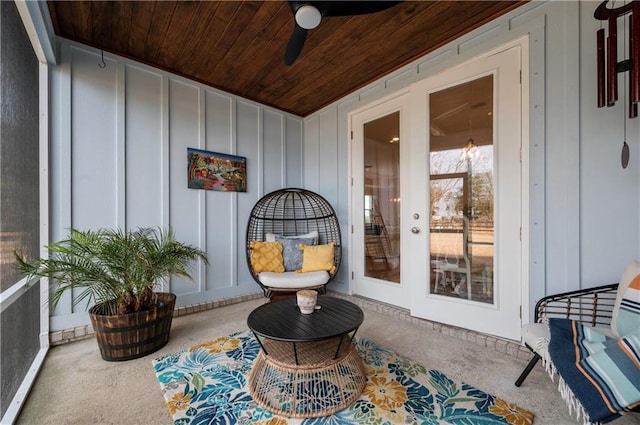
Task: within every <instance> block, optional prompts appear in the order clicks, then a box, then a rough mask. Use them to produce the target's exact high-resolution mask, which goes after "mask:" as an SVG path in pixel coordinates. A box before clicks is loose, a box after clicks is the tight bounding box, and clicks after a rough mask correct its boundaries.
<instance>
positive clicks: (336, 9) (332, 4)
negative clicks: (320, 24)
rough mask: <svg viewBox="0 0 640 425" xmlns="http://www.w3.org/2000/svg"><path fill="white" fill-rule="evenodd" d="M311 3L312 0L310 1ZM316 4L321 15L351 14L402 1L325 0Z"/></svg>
mask: <svg viewBox="0 0 640 425" xmlns="http://www.w3.org/2000/svg"><path fill="white" fill-rule="evenodd" d="M312 3H313V2H312ZM317 3H323V4H322V5H318V9H320V10H321V11H322V12H323V13H322V16H353V15H366V14H368V13H376V12H380V11H382V10H385V9H389V8H390V7H393V6H395V5H396V4H398V3H402V1H325V2H317Z"/></svg>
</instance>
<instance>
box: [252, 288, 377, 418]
mask: <svg viewBox="0 0 640 425" xmlns="http://www.w3.org/2000/svg"><path fill="white" fill-rule="evenodd" d="M318 306H320V309H317V310H316V311H315V312H313V313H312V314H301V313H300V311H299V310H298V308H297V306H296V299H295V298H288V299H284V300H280V301H275V302H271V303H268V304H264V305H261V306H260V307H258V308H256V309H255V310H253V311H252V312H251V313H250V314H249V318H248V319H247V324H248V326H249V328H250V329H251V330H252V331H253V333H254V334H255V335H256V338H257V340H258V342H259V343H260V346H261V347H262V350H260V353H258V357H257V358H256V360H255V362H254V364H253V367H252V369H251V373H250V374H249V379H248V386H249V392H250V393H251V396H252V397H253V399H254V400H255V401H256V402H257V403H258V404H260V405H261V406H262V407H264V408H265V409H267V410H270V411H272V412H274V413H277V414H279V415H283V416H287V417H292V418H310V417H317V416H327V415H330V414H332V413H335V412H337V411H339V410H342V409H344V408H345V407H347V406H349V405H350V404H351V403H353V402H354V401H355V400H356V399H357V398H358V397H359V396H360V394H361V393H362V390H363V389H364V386H365V384H366V380H367V378H366V374H365V370H364V366H363V364H362V359H360V356H358V353H357V351H356V349H355V347H354V345H353V341H352V340H353V337H354V336H355V333H356V331H357V330H358V327H359V326H360V325H361V324H362V321H363V319H364V314H363V313H362V310H361V309H360V308H359V307H358V306H356V305H355V304H353V303H350V302H349V301H346V300H342V299H339V298H332V297H327V296H323V297H319V298H318Z"/></svg>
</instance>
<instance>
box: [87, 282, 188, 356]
mask: <svg viewBox="0 0 640 425" xmlns="http://www.w3.org/2000/svg"><path fill="white" fill-rule="evenodd" d="M156 295H157V296H158V304H159V306H158V307H155V308H152V309H151V310H147V311H141V312H139V313H130V314H122V315H114V316H105V315H101V314H96V313H95V311H96V310H97V306H94V307H91V308H90V309H89V316H90V318H91V324H92V325H93V330H94V331H95V334H96V340H97V341H98V347H99V348H100V355H101V356H102V358H103V359H104V360H106V361H110V362H114V361H123V360H131V359H137V358H138V357H142V356H146V355H147V354H150V353H153V352H154V351H157V350H159V349H160V348H162V347H164V346H165V345H166V344H167V342H168V341H169V332H170V331H171V320H172V319H173V309H174V307H175V304H176V296H175V294H171V293H168V292H158V293H156Z"/></svg>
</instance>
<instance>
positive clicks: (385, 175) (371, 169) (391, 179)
mask: <svg viewBox="0 0 640 425" xmlns="http://www.w3.org/2000/svg"><path fill="white" fill-rule="evenodd" d="M409 101H410V97H409V94H408V93H404V94H399V95H398V96H397V97H394V98H393V99H390V100H388V101H386V102H384V103H383V104H380V105H376V106H374V107H372V108H368V109H366V110H364V111H362V112H361V113H358V114H355V115H353V116H352V131H353V145H352V147H353V149H352V156H351V159H352V176H353V180H352V181H353V185H352V198H351V199H352V213H353V216H352V224H353V235H354V238H353V239H352V244H353V245H352V246H353V248H354V249H353V253H355V257H356V258H353V259H352V262H351V263H352V264H354V267H353V270H352V272H353V273H352V275H353V291H354V293H356V294H360V295H363V296H366V297H369V298H373V299H376V300H379V301H383V302H386V303H389V304H393V305H396V306H399V307H404V308H409V306H410V305H409V284H408V281H407V280H406V278H405V273H406V261H405V254H404V252H405V251H404V249H403V248H404V243H405V242H404V235H403V233H402V229H403V227H404V220H403V217H404V215H405V212H404V207H403V205H402V202H401V199H402V194H403V193H406V191H407V183H408V182H407V181H406V180H405V179H404V176H403V172H402V164H404V163H406V162H407V160H408V158H407V154H408V151H407V148H408V147H409V144H408V143H407V141H408V137H409V133H410V128H409V117H410V115H409V103H410V102H409ZM401 253H402V255H401Z"/></svg>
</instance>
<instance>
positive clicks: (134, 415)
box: [17, 294, 640, 425]
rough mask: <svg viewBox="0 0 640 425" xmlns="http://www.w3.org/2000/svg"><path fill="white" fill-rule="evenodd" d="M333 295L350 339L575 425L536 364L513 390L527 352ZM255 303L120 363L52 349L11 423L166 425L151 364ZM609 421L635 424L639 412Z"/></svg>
mask: <svg viewBox="0 0 640 425" xmlns="http://www.w3.org/2000/svg"><path fill="white" fill-rule="evenodd" d="M335 295H336V296H340V297H344V298H347V299H349V300H351V301H353V302H355V303H356V304H358V305H360V307H361V308H362V309H363V311H364V314H365V320H364V323H363V324H362V326H361V327H360V329H359V331H358V336H360V337H365V338H368V339H370V340H372V341H374V342H376V343H378V344H381V345H383V346H385V347H388V348H391V349H393V350H395V351H396V352H397V353H399V354H402V355H404V356H406V357H409V358H411V359H413V360H415V361H418V362H419V363H421V364H422V365H424V366H425V367H427V368H432V369H437V370H439V371H441V372H443V373H445V374H446V375H447V376H448V377H450V378H451V379H455V380H459V381H464V382H467V383H469V384H471V385H474V386H476V387H478V388H479V389H481V390H483V391H486V392H488V393H491V394H493V395H495V396H497V397H501V398H503V399H505V400H507V401H510V402H513V403H516V404H518V405H519V406H521V407H523V408H525V409H528V410H531V411H532V412H533V413H534V414H535V419H534V424H536V425H545V424H548V425H563V424H571V425H573V424H577V423H578V422H577V421H576V420H575V419H574V417H573V416H571V415H569V412H568V409H567V406H566V405H565V403H564V401H562V399H561V398H560V395H559V393H558V391H557V389H556V388H557V384H556V383H553V382H551V380H550V378H549V376H548V375H547V373H546V372H545V371H544V370H543V368H542V366H540V365H537V366H536V368H535V369H534V370H533V371H532V372H531V374H530V375H529V377H528V378H527V380H526V381H525V382H524V384H523V385H522V387H520V388H516V387H515V385H514V384H513V383H514V381H515V380H516V378H517V377H518V375H519V374H520V372H521V371H522V369H523V368H524V367H525V365H526V363H527V362H528V356H527V353H525V352H524V351H522V350H519V349H518V346H517V345H516V344H513V343H505V342H504V341H501V340H496V339H494V338H491V337H485V336H483V335H479V334H475V333H472V332H468V331H464V330H460V329H456V328H449V327H446V326H442V325H438V324H433V323H431V322H426V321H422V320H419V319H415V318H411V317H410V316H409V315H408V314H407V313H406V312H404V311H402V310H399V309H395V308H393V307H390V306H386V305H384V304H380V303H377V302H373V301H370V300H363V299H360V298H354V297H345V296H341V295H337V294H335ZM245 299H246V298H245ZM263 302H264V301H263V300H262V299H254V300H250V301H243V302H238V303H235V304H230V305H226V306H224V307H218V308H213V309H210V310H205V311H201V312H198V313H195V314H188V315H178V317H174V319H173V326H172V330H171V338H170V340H169V343H168V344H167V345H166V346H165V347H163V348H162V349H161V350H159V351H157V352H155V353H153V354H151V355H149V356H146V357H142V358H140V359H135V360H129V361H126V362H106V361H103V360H102V359H101V357H100V353H99V350H98V347H97V344H96V342H95V339H94V338H87V339H82V340H79V341H75V342H71V343H68V344H64V345H58V346H54V347H52V348H51V350H50V351H49V354H48V356H47V358H46V360H45V363H44V365H43V368H42V370H41V371H40V373H39V375H38V377H37V380H36V382H35V384H34V386H33V388H32V391H31V393H30V394H29V397H28V399H27V401H26V403H25V405H24V407H23V409H22V411H21V413H20V416H19V417H18V420H17V424H28V425H31V424H33V425H36V424H37V425H45V424H55V425H61V424H66V425H71V424H82V425H84V424H87V425H88V424H116V425H121V424H122V425H124V424H127V425H134V424H141V425H150V424H153V425H156V424H157V425H164V424H166V425H169V424H171V423H172V421H171V417H170V416H169V411H168V409H167V407H166V406H165V402H164V399H163V397H162V393H161V391H160V386H159V384H158V382H157V381H156V378H155V374H154V373H153V368H152V367H151V360H152V359H154V358H156V357H160V356H163V355H166V354H170V353H175V352H178V351H180V350H182V349H185V348H188V347H191V346H193V345H195V344H198V343H202V342H205V341H209V340H212V339H215V338H216V337H219V336H223V335H227V334H230V333H233V332H236V331H239V330H244V329H247V324H246V319H247V316H248V315H249V313H250V312H251V310H253V309H254V308H256V307H257V306H258V305H260V304H262V303H263ZM182 313H184V309H183V311H182ZM614 423H615V424H616V425H623V424H624V425H630V424H640V415H628V416H626V417H623V418H621V419H619V420H617V421H615V422H614Z"/></svg>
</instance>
